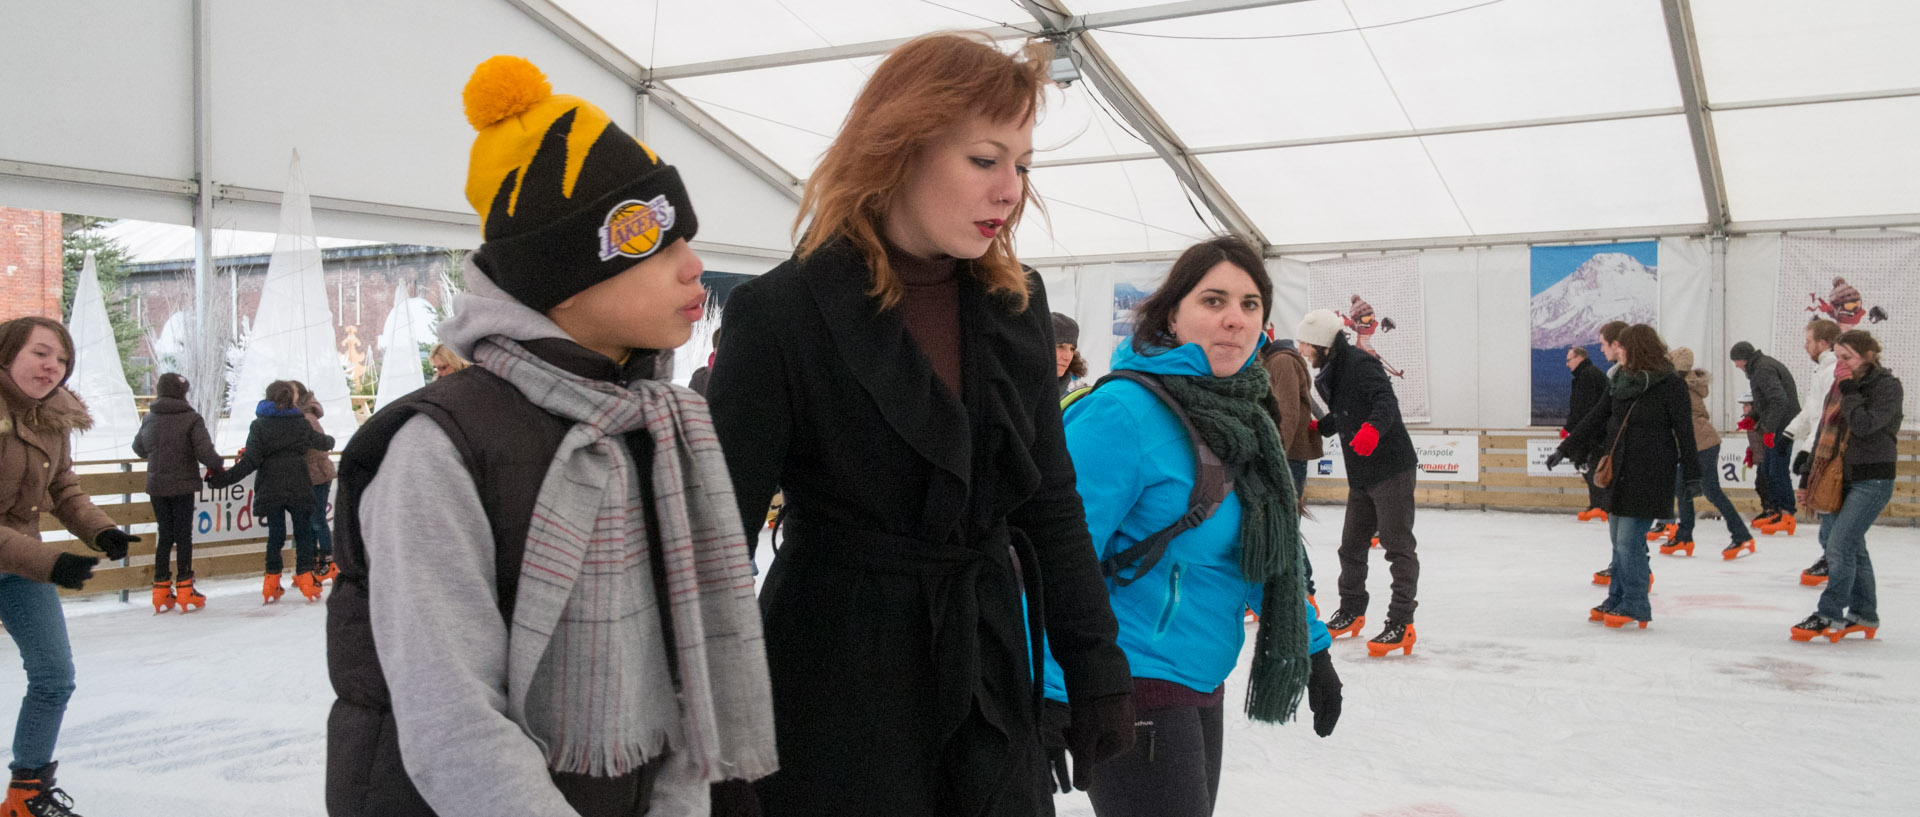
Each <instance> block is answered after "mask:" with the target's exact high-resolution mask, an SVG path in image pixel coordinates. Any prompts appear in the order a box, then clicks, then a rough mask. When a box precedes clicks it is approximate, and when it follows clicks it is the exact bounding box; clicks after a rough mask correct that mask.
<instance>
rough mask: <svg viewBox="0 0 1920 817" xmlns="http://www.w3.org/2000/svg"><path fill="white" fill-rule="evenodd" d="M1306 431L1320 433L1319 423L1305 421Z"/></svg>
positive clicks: (1317, 421) (1311, 420)
mask: <svg viewBox="0 0 1920 817" xmlns="http://www.w3.org/2000/svg"><path fill="white" fill-rule="evenodd" d="M1307 430H1308V431H1311V432H1314V433H1316V434H1318V433H1319V432H1320V421H1319V420H1313V419H1309V420H1307Z"/></svg>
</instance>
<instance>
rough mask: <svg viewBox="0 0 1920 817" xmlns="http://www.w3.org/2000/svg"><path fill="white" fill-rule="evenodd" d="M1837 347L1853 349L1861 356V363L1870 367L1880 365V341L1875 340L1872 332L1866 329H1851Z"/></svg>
mask: <svg viewBox="0 0 1920 817" xmlns="http://www.w3.org/2000/svg"><path fill="white" fill-rule="evenodd" d="M1834 343H1835V345H1838V346H1845V347H1847V348H1848V349H1852V350H1853V353H1854V354H1856V355H1859V356H1860V361H1861V362H1862V363H1864V364H1866V365H1867V366H1869V367H1872V366H1878V365H1880V341H1878V340H1875V339H1874V337H1873V333H1872V332H1868V331H1867V330H1865V329H1851V330H1848V331H1846V332H1844V333H1842V334H1841V335H1840V339H1839V340H1837V341H1835V342H1834Z"/></svg>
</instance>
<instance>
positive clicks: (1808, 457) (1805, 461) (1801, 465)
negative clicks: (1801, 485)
mask: <svg viewBox="0 0 1920 817" xmlns="http://www.w3.org/2000/svg"><path fill="white" fill-rule="evenodd" d="M1793 472H1794V473H1796V474H1799V475H1800V476H1803V477H1804V476H1806V475H1808V474H1810V473H1812V472H1813V455H1812V454H1811V453H1810V452H1806V451H1802V452H1800V453H1798V454H1795V455H1793Z"/></svg>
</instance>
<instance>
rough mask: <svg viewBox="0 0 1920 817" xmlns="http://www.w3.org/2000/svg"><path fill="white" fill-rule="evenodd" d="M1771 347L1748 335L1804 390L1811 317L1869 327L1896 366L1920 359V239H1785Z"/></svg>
mask: <svg viewBox="0 0 1920 817" xmlns="http://www.w3.org/2000/svg"><path fill="white" fill-rule="evenodd" d="M1775 280H1776V281H1777V282H1778V283H1777V284H1776V287H1777V288H1776V289H1775V290H1774V299H1773V300H1774V306H1773V309H1774V319H1773V337H1772V339H1771V340H1772V344H1773V345H1772V346H1763V345H1762V339H1761V338H1728V339H1727V343H1728V345H1729V346H1731V345H1732V344H1733V342H1735V341H1739V340H1745V341H1747V342H1749V343H1752V344H1753V345H1755V346H1759V347H1761V351H1763V352H1765V353H1767V354H1768V355H1770V356H1772V357H1774V358H1776V359H1778V360H1779V361H1780V362H1782V363H1785V364H1787V370H1788V371H1790V372H1792V373H1793V378H1794V381H1795V382H1796V383H1797V384H1798V385H1799V388H1798V389H1796V390H1795V391H1796V393H1804V391H1805V389H1806V385H1807V379H1808V378H1810V377H1812V376H1813V361H1812V360H1811V359H1810V358H1808V357H1807V356H1806V354H1805V353H1804V352H1803V351H1802V349H1803V346H1804V343H1805V338H1806V326H1807V322H1808V321H1810V320H1812V319H1814V318H1826V319H1828V320H1832V321H1835V322H1838V323H1839V324H1840V328H1841V330H1842V331H1845V330H1849V329H1864V330H1866V331H1868V332H1871V333H1873V337H1874V339H1875V340H1878V341H1879V342H1880V348H1881V356H1882V357H1883V358H1884V359H1886V360H1888V361H1891V362H1892V363H1891V366H1892V368H1894V369H1895V370H1896V371H1897V370H1898V368H1899V366H1900V364H1901V362H1906V361H1914V360H1920V236H1899V235H1893V236H1869V237H1860V238H1851V237H1844V238H1843V237H1840V236H1801V235H1788V236H1783V237H1782V238H1781V239H1780V274H1779V275H1778V276H1776V277H1775ZM1905 412H1906V416H1905V418H1904V419H1903V420H1902V421H1901V427H1902V428H1905V429H1915V428H1920V416H1916V415H1920V389H1908V390H1907V394H1906V406H1905Z"/></svg>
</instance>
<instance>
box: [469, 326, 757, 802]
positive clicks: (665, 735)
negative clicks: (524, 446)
mask: <svg viewBox="0 0 1920 817" xmlns="http://www.w3.org/2000/svg"><path fill="white" fill-rule="evenodd" d="M475 360H476V362H477V363H478V364H479V365H480V366H482V367H484V368H486V369H487V370H488V371H490V372H492V373H494V374H496V375H498V376H500V377H501V378H503V379H505V380H506V381H507V382H509V383H512V384H513V385H514V387H515V388H517V389H519V390H520V392H521V393H522V394H525V395H526V396H527V398H528V399H530V400H532V401H533V402H534V404H536V405H538V406H540V407H541V408H542V409H545V410H547V411H549V412H552V413H554V414H556V415H558V416H560V417H564V418H566V419H568V420H572V421H574V423H575V425H574V426H573V427H572V428H571V429H569V430H568V432H567V435H566V437H565V438H564V439H562V440H561V443H560V447H559V450H558V451H556V452H555V454H554V459H553V463H552V465H551V466H549V468H548V470H547V475H546V479H545V480H544V481H543V482H542V483H541V487H540V496H539V498H538V499H537V500H536V502H535V504H534V513H533V519H532V524H531V526H530V527H529V529H528V531H527V548H526V556H525V557H524V560H523V561H522V569H521V576H520V586H519V591H518V595H517V597H516V599H515V606H514V614H513V623H512V634H511V638H510V641H509V647H508V659H507V673H508V677H507V690H508V712H509V714H510V715H512V716H513V717H514V718H515V719H516V720H518V721H520V722H521V723H522V724H524V725H526V726H527V727H528V728H529V729H530V730H531V731H533V732H534V734H536V735H538V736H541V737H543V738H544V739H545V740H546V743H547V748H548V751H547V760H548V763H549V765H550V766H551V767H552V768H553V769H554V770H556V771H563V772H575V773H581V774H590V775H596V776H617V775H621V774H625V773H628V772H631V771H633V770H634V769H635V768H637V767H638V766H639V765H640V764H642V763H645V762H646V761H647V760H648V759H649V758H651V757H655V756H657V755H658V753H659V751H660V749H661V748H663V747H664V744H665V743H666V742H667V740H668V739H669V736H671V740H672V742H673V743H674V748H675V749H676V750H677V751H678V752H680V753H683V754H684V755H685V759H687V760H690V761H691V763H692V765H693V766H694V767H695V768H697V769H698V770H699V773H700V774H702V775H703V776H704V777H705V779H706V780H708V781H719V780H725V779H747V780H752V779H755V778H759V777H763V776H765V775H768V774H771V773H772V772H773V771H774V770H775V769H777V768H778V760H777V757H776V755H775V751H774V742H773V710H772V703H771V701H772V697H771V691H770V686H769V683H768V680H767V665H766V653H765V646H764V644H763V642H762V640H761V630H760V610H759V606H758V604H757V603H756V601H755V599H754V593H753V578H752V575H751V573H750V569H749V565H748V562H747V548H746V537H745V534H744V533H743V532H742V530H741V527H740V522H739V520H738V519H736V518H735V516H736V515H737V513H738V511H737V510H736V506H735V502H734V498H733V488H732V480H731V478H730V477H729V476H728V474H727V470H726V463H725V461H724V459H723V458H722V455H721V452H720V446H719V443H718V441H717V440H716V439H715V437H714V433H713V424H712V420H711V419H710V418H709V417H708V414H707V408H706V403H705V401H703V400H701V399H700V398H699V397H698V396H697V395H694V394H693V393H692V392H690V391H687V390H685V389H680V388H676V387H674V386H671V385H669V384H666V383H660V382H654V381H646V380H643V381H637V382H634V383H632V384H630V385H629V387H628V388H624V389H623V388H620V387H619V386H617V385H615V384H612V383H608V382H604V381H597V380H591V379H588V378H583V377H579V376H577V375H574V374H572V373H569V372H566V371H564V370H562V369H559V368H558V367H555V366H553V365H551V364H549V363H547V362H545V361H543V360H541V359H539V358H537V357H535V356H534V355H532V354H531V353H529V352H527V351H526V350H525V349H523V348H522V347H521V346H520V345H519V344H517V343H514V342H513V341H511V340H508V339H506V338H504V337H499V336H494V337H489V338H487V339H485V340H482V341H481V342H480V344H479V346H478V348H476V350H475ZM641 429H645V430H646V431H647V432H648V434H649V437H650V438H651V439H652V441H653V453H654V463H653V473H652V475H651V479H652V488H653V502H654V508H653V510H654V513H655V518H656V519H657V520H658V523H659V527H660V530H659V531H658V532H657V533H658V540H659V542H660V546H661V560H662V562H663V564H664V565H665V569H666V574H667V575H666V581H665V586H666V589H667V594H668V599H667V600H666V603H665V607H666V609H667V611H668V619H669V620H670V621H671V623H672V633H673V644H674V648H675V649H676V650H677V653H678V654H677V658H678V661H677V665H676V668H677V670H678V677H677V678H675V677H671V676H670V674H669V670H668V668H667V662H666V653H665V647H664V639H663V637H662V627H661V626H660V622H659V615H660V612H659V611H660V609H661V606H662V605H661V604H660V601H659V600H657V599H655V598H654V595H655V591H654V583H653V581H652V575H651V572H650V571H651V569H652V568H651V560H650V559H649V554H648V552H647V550H648V547H649V545H648V537H647V531H646V515H645V512H644V511H645V509H644V508H642V507H641V503H640V495H641V492H640V491H639V489H638V483H637V480H638V479H641V478H643V475H636V474H635V473H634V470H635V469H634V463H633V457H632V455H631V454H630V453H629V452H628V450H627V447H626V442H625V441H624V439H623V437H622V435H624V434H626V433H627V432H631V431H638V430H641ZM676 687H677V689H678V695H677V696H676V695H675V690H676Z"/></svg>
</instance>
